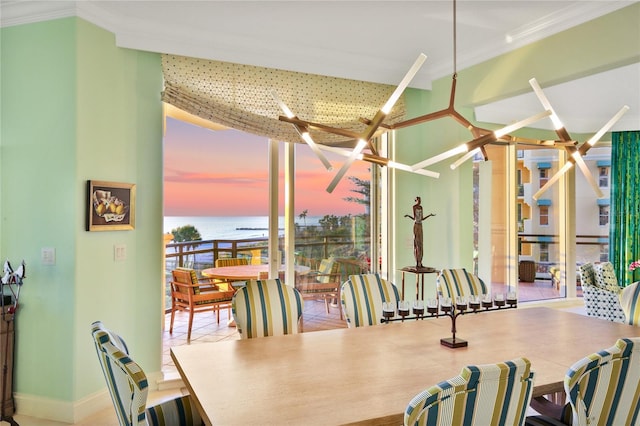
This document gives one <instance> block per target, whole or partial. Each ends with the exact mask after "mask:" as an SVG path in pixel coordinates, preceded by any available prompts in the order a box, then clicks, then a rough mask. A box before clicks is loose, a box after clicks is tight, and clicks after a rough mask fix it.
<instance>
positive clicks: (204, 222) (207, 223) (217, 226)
mask: <svg viewBox="0 0 640 426" xmlns="http://www.w3.org/2000/svg"><path fill="white" fill-rule="evenodd" d="M320 219H322V217H319V216H318V217H315V216H309V217H307V218H306V219H305V220H302V219H300V218H296V219H295V222H296V223H298V224H300V225H304V224H306V225H317V224H318V221H319V220H320ZM185 225H192V226H194V227H195V228H196V229H197V230H198V232H200V236H202V239H203V240H233V239H243V238H256V237H267V236H268V234H269V217H268V216H233V217H227V216H165V217H164V232H165V233H167V232H171V230H172V229H175V228H178V227H180V226H185ZM278 228H279V229H280V235H282V234H283V232H284V217H280V218H279V220H278Z"/></svg>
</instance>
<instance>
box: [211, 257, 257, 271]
mask: <svg viewBox="0 0 640 426" xmlns="http://www.w3.org/2000/svg"><path fill="white" fill-rule="evenodd" d="M248 264H249V259H247V258H245V257H222V258H220V259H216V268H219V267H221V266H238V265H248Z"/></svg>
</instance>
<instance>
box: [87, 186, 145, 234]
mask: <svg viewBox="0 0 640 426" xmlns="http://www.w3.org/2000/svg"><path fill="white" fill-rule="evenodd" d="M135 219H136V185H135V184H132V183H119V182H104V181H100V180H88V181H87V231H121V230H129V229H134V227H135Z"/></svg>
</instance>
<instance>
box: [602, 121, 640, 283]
mask: <svg viewBox="0 0 640 426" xmlns="http://www.w3.org/2000/svg"><path fill="white" fill-rule="evenodd" d="M611 136H612V138H611V144H612V146H611V220H610V226H611V228H610V230H609V259H611V262H612V263H613V265H614V268H615V271H616V276H617V277H618V281H619V283H620V285H623V286H627V285H629V284H631V283H632V282H634V281H640V269H636V270H635V271H633V272H631V271H629V264H630V263H631V262H633V261H634V260H638V259H639V258H640V240H639V238H640V196H639V195H640V131H630V132H613V133H612V134H611Z"/></svg>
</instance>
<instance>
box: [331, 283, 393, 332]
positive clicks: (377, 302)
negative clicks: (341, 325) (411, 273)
mask: <svg viewBox="0 0 640 426" xmlns="http://www.w3.org/2000/svg"><path fill="white" fill-rule="evenodd" d="M340 299H341V303H342V310H343V312H344V316H345V318H346V320H347V327H349V328H352V327H365V326H370V325H378V324H380V322H381V321H380V320H381V319H382V303H383V302H394V303H395V304H396V306H398V301H399V300H400V296H399V294H398V288H397V287H396V286H395V285H394V284H393V283H390V282H388V281H387V280H385V279H384V278H381V277H380V275H379V274H358V275H350V276H349V279H348V280H347V281H345V282H344V283H343V284H342V288H341V291H340Z"/></svg>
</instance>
